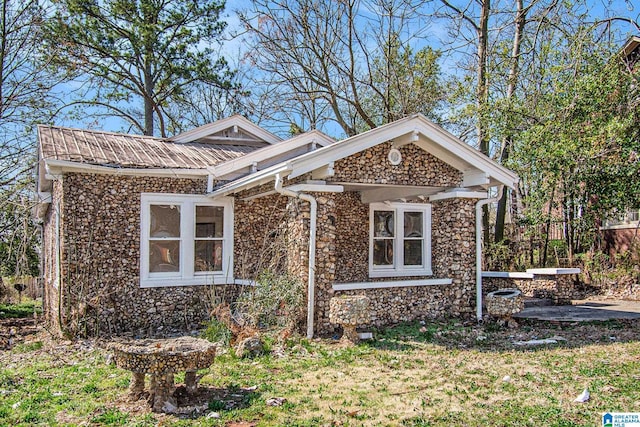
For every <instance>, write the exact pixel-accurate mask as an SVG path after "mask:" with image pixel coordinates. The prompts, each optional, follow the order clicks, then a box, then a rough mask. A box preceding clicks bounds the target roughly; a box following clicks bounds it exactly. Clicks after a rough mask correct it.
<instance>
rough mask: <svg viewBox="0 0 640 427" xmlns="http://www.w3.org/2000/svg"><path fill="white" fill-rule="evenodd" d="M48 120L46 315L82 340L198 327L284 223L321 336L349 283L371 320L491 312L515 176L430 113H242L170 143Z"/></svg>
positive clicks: (239, 285) (242, 283)
mask: <svg viewBox="0 0 640 427" xmlns="http://www.w3.org/2000/svg"><path fill="white" fill-rule="evenodd" d="M38 130H39V151H38V153H39V166H38V167H39V171H38V172H39V173H38V175H39V178H38V185H39V195H40V200H41V203H40V204H39V206H38V209H37V216H38V218H40V219H41V221H42V229H43V251H42V254H43V275H44V281H45V311H46V313H47V316H48V318H49V320H50V321H51V322H52V323H53V324H54V325H57V326H58V327H59V328H61V329H64V330H72V331H73V332H74V333H79V334H86V335H99V334H115V333H118V334H120V333H134V334H137V335H143V334H144V335H146V334H161V333H163V331H167V330H168V329H171V328H178V329H183V330H190V329H189V328H193V327H196V326H198V325H199V324H200V323H201V322H202V321H203V320H206V319H207V318H208V315H209V310H210V308H211V302H212V300H216V301H219V300H220V299H224V298H233V296H234V295H237V293H238V292H242V291H243V290H246V289H250V288H248V287H250V286H252V284H253V283H254V280H255V277H256V274H257V273H259V271H260V269H261V268H263V267H264V262H263V255H264V253H265V252H266V249H265V248H267V247H269V244H270V243H273V242H274V241H276V240H277V239H279V238H280V236H282V235H285V236H287V239H286V245H285V247H281V248H279V253H280V255H281V259H280V265H281V266H282V267H283V268H284V269H286V271H287V272H288V273H289V274H290V275H292V276H293V277H296V278H299V280H301V281H303V283H305V287H306V288H307V324H306V330H307V335H308V336H310V337H311V336H313V335H317V334H327V333H332V332H333V331H334V328H335V325H332V324H331V323H330V322H329V315H328V313H329V299H330V298H331V297H333V296H336V295H340V294H366V295H367V296H368V297H369V298H370V300H371V323H372V324H373V325H380V326H381V325H386V324H393V323H396V322H400V321H407V320H412V319H416V318H427V317H441V316H457V317H467V316H469V317H471V316H473V315H474V311H475V314H476V315H477V316H481V315H482V312H481V310H477V309H476V308H477V307H480V306H481V295H482V293H481V288H480V287H481V279H480V271H479V270H477V268H476V266H477V265H479V260H480V253H479V248H480V241H479V239H480V236H481V235H482V233H481V221H480V215H479V213H480V212H481V207H482V205H483V204H486V203H489V202H491V200H492V199H489V198H488V193H489V190H490V189H491V188H492V187H495V188H496V189H498V193H500V192H501V191H502V189H503V188H504V187H509V188H514V187H515V185H516V184H517V180H518V178H517V176H516V175H515V174H514V173H513V172H511V171H509V170H507V169H505V168H503V167H502V166H500V165H498V164H497V163H495V162H493V161H492V160H491V159H489V158H488V157H486V156H484V155H483V154H481V153H480V152H478V151H477V150H475V149H473V148H472V147H470V146H468V145H466V144H465V143H463V142H462V141H460V140H459V139H457V138H455V137H454V136H453V135H451V134H449V133H448V132H446V131H445V130H443V129H442V128H440V127H439V126H437V125H435V124H433V123H432V122H430V121H429V120H427V119H426V118H425V117H424V116H422V115H414V116H410V117H406V118H404V119H401V120H398V121H396V122H393V123H391V124H388V125H384V126H381V127H378V128H375V129H372V130H370V131H367V132H364V133H362V134H359V135H356V136H353V137H350V138H347V139H344V140H341V141H337V142H336V141H334V140H333V139H331V138H329V137H328V136H326V135H325V134H323V133H321V132H319V131H311V132H307V133H303V134H300V135H296V136H294V137H291V138H289V139H286V140H281V139H280V138H279V137H277V136H275V135H273V134H271V133H269V132H267V131H265V130H264V129H262V128H260V127H258V126H256V125H254V124H253V123H251V122H249V121H248V120H246V119H244V118H243V117H240V116H232V117H229V118H227V119H223V120H220V121H217V122H214V123H211V124H208V125H205V126H202V127H199V128H196V129H193V130H191V131H188V132H185V133H182V134H179V135H177V136H174V137H172V138H167V139H161V138H154V137H147V136H137V135H124V134H116V133H108V132H100V131H92V130H78V129H69V128H61V127H55V126H40V127H39V129H38Z"/></svg>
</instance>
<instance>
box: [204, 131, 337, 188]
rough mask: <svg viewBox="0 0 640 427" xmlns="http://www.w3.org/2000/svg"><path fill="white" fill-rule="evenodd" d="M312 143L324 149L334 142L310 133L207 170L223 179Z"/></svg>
mask: <svg viewBox="0 0 640 427" xmlns="http://www.w3.org/2000/svg"><path fill="white" fill-rule="evenodd" d="M314 142H315V143H317V144H319V145H320V146H322V147H326V146H327V145H330V144H332V143H334V142H335V141H334V140H333V139H331V138H330V137H329V136H327V135H326V134H324V133H322V132H320V131H311V132H307V133H304V134H301V135H298V136H295V137H293V138H291V139H287V140H285V141H281V142H279V143H277V144H273V145H270V146H268V147H264V148H260V149H258V150H255V151H252V152H250V153H248V154H245V155H244V156H242V157H239V158H237V159H232V160H229V161H226V162H224V163H220V164H218V165H216V166H212V167H210V168H209V170H210V171H211V174H212V175H213V176H214V177H216V178H219V177H223V176H225V175H228V174H231V173H233V172H236V171H238V170H241V169H243V168H246V167H250V166H251V165H252V164H253V163H260V162H263V161H265V160H268V159H270V158H272V157H274V156H277V155H281V154H284V153H286V152H287V151H291V150H295V149H296V148H299V147H302V146H304V145H307V144H311V143H314Z"/></svg>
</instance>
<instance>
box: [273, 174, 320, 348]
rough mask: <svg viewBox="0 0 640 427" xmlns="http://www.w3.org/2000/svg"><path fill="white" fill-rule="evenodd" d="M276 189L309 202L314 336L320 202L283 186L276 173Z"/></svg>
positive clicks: (310, 305)
mask: <svg viewBox="0 0 640 427" xmlns="http://www.w3.org/2000/svg"><path fill="white" fill-rule="evenodd" d="M274 189H275V190H276V192H277V193H279V194H282V195H283V196H288V197H295V198H298V199H300V200H304V201H305V202H309V206H310V212H309V217H310V219H309V221H310V223H309V277H308V283H307V295H308V297H307V338H308V339H311V338H313V323H314V317H315V286H316V280H315V277H316V274H315V273H316V231H317V230H316V228H317V218H318V203H317V202H316V199H315V198H314V197H313V196H311V195H309V194H306V193H298V192H295V191H292V190H287V189H286V188H282V177H281V176H280V174H276V181H275V186H274Z"/></svg>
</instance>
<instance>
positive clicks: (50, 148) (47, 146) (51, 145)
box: [38, 125, 266, 169]
mask: <svg viewBox="0 0 640 427" xmlns="http://www.w3.org/2000/svg"><path fill="white" fill-rule="evenodd" d="M38 139H39V143H40V148H39V149H40V156H41V158H42V159H45V160H51V159H53V160H65V161H71V162H77V163H86V164H93V165H101V166H112V167H127V168H163V169H164V168H178V169H203V168H206V167H207V166H215V165H217V164H219V163H222V162H226V161H228V160H231V159H235V158H238V157H241V156H243V155H245V154H247V153H250V152H252V151H254V150H256V149H257V148H260V147H255V146H249V145H233V144H212V143H198V142H188V143H177V142H173V141H171V140H169V139H163V138H155V137H150V136H141V135H127V134H121V133H113V132H103V131H95V130H83V129H72V128H65V127H57V126H46V125H40V126H38ZM265 145H266V144H265Z"/></svg>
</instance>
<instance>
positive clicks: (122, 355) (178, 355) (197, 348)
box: [110, 337, 216, 412]
mask: <svg viewBox="0 0 640 427" xmlns="http://www.w3.org/2000/svg"><path fill="white" fill-rule="evenodd" d="M110 348H111V349H112V350H113V352H114V359H115V362H116V365H117V366H118V367H119V368H121V369H126V370H128V371H131V372H132V373H133V378H132V381H131V385H130V386H129V394H130V396H131V397H133V398H135V399H138V398H140V396H142V395H143V393H144V380H145V375H146V374H149V375H150V376H151V381H150V384H149V402H150V404H151V408H152V410H153V411H154V412H171V410H170V408H172V407H173V408H175V407H177V404H176V401H175V399H174V397H173V393H174V391H175V387H174V380H173V376H174V374H175V373H177V372H185V378H184V382H185V389H186V391H187V393H188V394H193V393H195V391H196V390H197V388H198V383H197V375H196V372H197V371H198V370H199V369H207V368H208V367H209V366H211V364H212V363H213V359H214V357H215V355H216V347H215V344H213V343H211V342H209V341H207V340H203V339H199V338H193V337H179V338H169V339H142V340H130V341H117V342H114V343H112V344H111V345H110Z"/></svg>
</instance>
